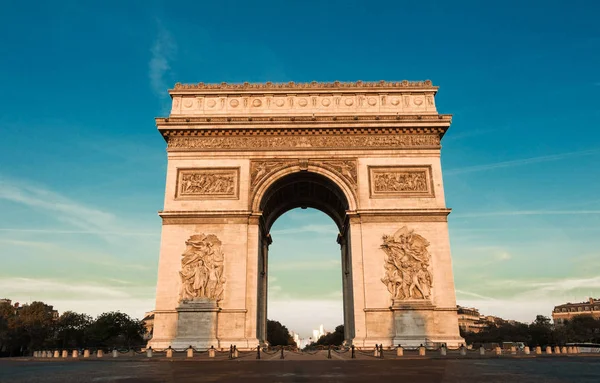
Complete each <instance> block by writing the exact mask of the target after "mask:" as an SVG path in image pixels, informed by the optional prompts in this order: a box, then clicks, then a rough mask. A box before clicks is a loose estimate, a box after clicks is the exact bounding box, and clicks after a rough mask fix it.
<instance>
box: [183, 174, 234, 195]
mask: <svg viewBox="0 0 600 383" xmlns="http://www.w3.org/2000/svg"><path fill="white" fill-rule="evenodd" d="M238 179H239V169H238V168H229V169H179V174H178V181H177V197H178V198H186V197H187V198H190V197H191V198H194V197H196V198H222V197H224V198H237V195H238Z"/></svg>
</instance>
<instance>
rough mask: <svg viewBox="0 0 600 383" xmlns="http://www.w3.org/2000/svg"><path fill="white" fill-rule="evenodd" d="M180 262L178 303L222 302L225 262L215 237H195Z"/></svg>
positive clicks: (191, 239) (187, 242) (189, 240)
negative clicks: (201, 300)
mask: <svg viewBox="0 0 600 383" xmlns="http://www.w3.org/2000/svg"><path fill="white" fill-rule="evenodd" d="M185 244H186V245H187V247H186V249H185V252H184V253H183V254H182V258H181V271H180V272H179V275H180V276H181V288H180V291H179V302H185V301H191V300H194V299H199V298H208V299H211V300H215V301H216V302H219V301H220V300H222V299H223V284H224V283H225V278H224V277H223V261H224V256H223V252H222V250H221V241H220V240H219V239H218V238H217V236H215V235H213V234H209V235H204V234H196V235H192V236H191V237H190V239H188V240H187V241H186V242H185Z"/></svg>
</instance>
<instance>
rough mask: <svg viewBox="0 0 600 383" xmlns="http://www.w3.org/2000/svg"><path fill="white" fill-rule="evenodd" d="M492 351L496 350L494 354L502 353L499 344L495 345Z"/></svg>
mask: <svg viewBox="0 0 600 383" xmlns="http://www.w3.org/2000/svg"><path fill="white" fill-rule="evenodd" d="M494 351H495V352H496V355H502V349H501V348H500V347H499V346H496V348H495V349H494Z"/></svg>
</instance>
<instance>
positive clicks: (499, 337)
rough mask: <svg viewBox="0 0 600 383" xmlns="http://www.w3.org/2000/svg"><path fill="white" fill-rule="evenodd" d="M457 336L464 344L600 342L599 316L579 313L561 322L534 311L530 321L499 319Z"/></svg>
mask: <svg viewBox="0 0 600 383" xmlns="http://www.w3.org/2000/svg"><path fill="white" fill-rule="evenodd" d="M461 336H462V337H463V338H465V341H466V342H467V344H484V343H498V344H502V342H523V343H524V344H526V345H528V346H529V347H536V346H540V347H543V346H553V345H565V344H566V343H600V319H594V318H593V317H592V316H590V315H579V316H576V317H573V318H572V319H570V320H567V321H565V322H564V323H561V324H552V322H551V321H550V318H548V317H546V316H543V315H538V316H537V317H536V319H535V321H533V322H532V323H531V324H526V323H514V324H511V323H508V322H505V323H500V324H498V325H491V326H489V327H487V328H485V329H484V330H483V331H481V332H478V333H474V332H465V331H463V330H462V329H461Z"/></svg>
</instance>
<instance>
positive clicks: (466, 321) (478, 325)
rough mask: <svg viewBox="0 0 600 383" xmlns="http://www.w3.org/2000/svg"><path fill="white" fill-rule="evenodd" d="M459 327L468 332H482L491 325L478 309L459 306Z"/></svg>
mask: <svg viewBox="0 0 600 383" xmlns="http://www.w3.org/2000/svg"><path fill="white" fill-rule="evenodd" d="M457 312H458V327H460V329H461V330H463V331H467V332H480V331H483V330H484V329H486V328H488V327H489V326H490V323H488V321H486V319H485V317H484V316H483V315H481V314H480V313H479V310H478V309H475V308H471V307H462V306H458V310H457Z"/></svg>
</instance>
